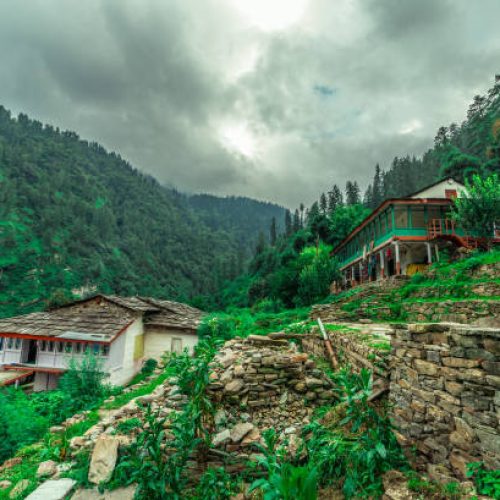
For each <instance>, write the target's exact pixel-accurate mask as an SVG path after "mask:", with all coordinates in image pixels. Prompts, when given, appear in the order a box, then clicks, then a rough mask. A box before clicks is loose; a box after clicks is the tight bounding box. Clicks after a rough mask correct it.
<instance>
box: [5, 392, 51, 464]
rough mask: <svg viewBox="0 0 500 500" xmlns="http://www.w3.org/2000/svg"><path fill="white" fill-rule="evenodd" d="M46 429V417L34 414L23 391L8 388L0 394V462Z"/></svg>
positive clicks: (32, 441) (35, 439) (31, 441)
mask: <svg viewBox="0 0 500 500" xmlns="http://www.w3.org/2000/svg"><path fill="white" fill-rule="evenodd" d="M47 427H48V419H47V417H43V416H41V415H38V414H37V413H36V410H35V408H34V407H33V405H32V404H31V403H30V400H29V398H28V396H26V394H25V393H24V392H23V391H21V390H19V389H13V388H8V389H4V390H2V391H1V392H0V462H3V461H4V460H6V459H7V458H9V457H11V456H12V455H13V454H14V452H15V451H16V450H18V449H19V448H20V447H22V446H26V445H28V444H31V443H34V442H35V441H37V440H38V439H40V438H41V437H42V435H43V434H44V432H45V430H46V429H47Z"/></svg>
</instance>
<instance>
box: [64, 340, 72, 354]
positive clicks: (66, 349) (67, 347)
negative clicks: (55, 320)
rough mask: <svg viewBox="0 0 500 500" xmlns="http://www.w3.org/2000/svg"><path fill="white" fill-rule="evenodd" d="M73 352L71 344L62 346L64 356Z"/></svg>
mask: <svg viewBox="0 0 500 500" xmlns="http://www.w3.org/2000/svg"><path fill="white" fill-rule="evenodd" d="M72 351H73V344H72V343H71V342H65V344H64V352H65V353H66V354H71V352H72Z"/></svg>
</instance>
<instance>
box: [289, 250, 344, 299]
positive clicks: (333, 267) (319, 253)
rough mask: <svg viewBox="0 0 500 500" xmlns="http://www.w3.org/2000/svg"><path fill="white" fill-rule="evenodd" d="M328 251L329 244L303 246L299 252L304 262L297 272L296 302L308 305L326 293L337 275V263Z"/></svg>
mask: <svg viewBox="0 0 500 500" xmlns="http://www.w3.org/2000/svg"><path fill="white" fill-rule="evenodd" d="M330 252H331V247H330V246H328V245H319V246H318V247H317V248H312V247H308V248H305V249H304V250H303V251H302V253H301V254H300V261H301V262H306V264H304V265H303V266H302V269H301V271H300V274H299V288H298V291H297V295H298V300H297V302H299V301H300V303H301V304H303V305H309V304H312V303H314V302H316V301H318V300H320V299H322V298H324V297H325V296H327V295H328V293H329V290H330V284H331V282H332V281H333V280H334V279H337V278H338V276H339V272H338V264H337V262H336V261H335V259H332V258H331V257H330Z"/></svg>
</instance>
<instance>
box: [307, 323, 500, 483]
mask: <svg viewBox="0 0 500 500" xmlns="http://www.w3.org/2000/svg"><path fill="white" fill-rule="evenodd" d="M325 326H326V329H327V332H328V336H329V338H330V341H331V343H332V345H333V346H334V350H335V351H336V353H337V355H338V357H339V359H340V361H342V362H344V363H348V364H350V365H351V367H352V368H353V369H355V370H358V371H359V370H360V369H362V368H372V369H373V371H374V374H375V375H378V376H379V377H380V378H381V379H382V380H385V381H389V382H390V386H389V394H388V400H389V403H390V405H391V406H392V410H391V415H392V418H393V421H394V423H395V426H396V428H397V437H398V440H399V442H400V444H401V445H402V446H403V449H405V450H407V452H408V453H407V454H408V457H409V458H410V459H411V460H412V461H413V462H414V465H415V466H416V468H417V469H418V470H420V471H424V472H427V473H428V474H429V476H430V477H431V478H432V479H435V480H438V481H440V482H447V481H450V480H454V479H458V480H460V481H462V480H464V479H465V473H466V467H467V464H469V463H471V462H475V461H481V462H484V464H485V465H486V467H488V468H490V469H499V468H500V426H499V415H500V329H499V328H486V327H478V326H470V325H463V324H458V323H419V324H398V325H391V326H389V325H386V326H385V327H384V326H382V325H375V324H373V325H363V324H360V325H349V326H348V325H343V326H339V325H335V326H332V325H325ZM321 342H322V340H320V336H319V333H317V334H316V338H308V339H307V340H306V341H305V342H304V343H303V345H304V347H305V348H306V349H314V351H315V353H316V355H319V354H321V352H320V350H319V346H320V345H321ZM312 346H314V348H313V347H312ZM325 356H326V354H325ZM415 451H416V453H415Z"/></svg>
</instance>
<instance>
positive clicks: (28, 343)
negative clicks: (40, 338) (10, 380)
mask: <svg viewBox="0 0 500 500" xmlns="http://www.w3.org/2000/svg"><path fill="white" fill-rule="evenodd" d="M37 353H38V349H37V344H36V340H23V347H22V351H21V363H30V364H32V365H34V364H35V363H36V357H37Z"/></svg>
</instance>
